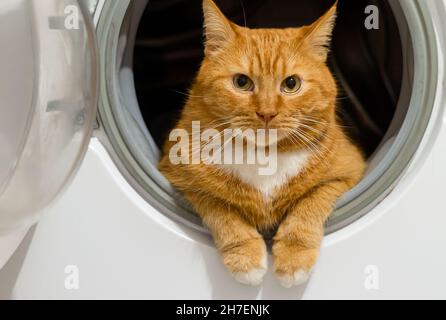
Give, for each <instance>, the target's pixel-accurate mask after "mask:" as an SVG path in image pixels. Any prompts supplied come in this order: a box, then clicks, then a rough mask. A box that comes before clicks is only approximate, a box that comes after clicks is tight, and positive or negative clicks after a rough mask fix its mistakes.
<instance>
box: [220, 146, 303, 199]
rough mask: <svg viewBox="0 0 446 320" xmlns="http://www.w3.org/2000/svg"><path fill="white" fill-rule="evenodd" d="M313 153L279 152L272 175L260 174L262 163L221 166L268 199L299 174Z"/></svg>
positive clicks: (299, 151)
mask: <svg viewBox="0 0 446 320" xmlns="http://www.w3.org/2000/svg"><path fill="white" fill-rule="evenodd" d="M310 156H311V153H310V152H309V151H308V150H298V151H289V152H279V153H278V154H277V166H276V170H273V174H271V175H260V174H259V169H260V168H262V167H264V166H263V165H260V164H237V165H236V164H232V165H221V166H220V168H222V169H223V170H225V171H226V172H228V173H230V174H232V175H234V176H235V177H237V178H238V179H240V180H241V181H242V182H243V183H246V184H248V185H250V186H252V187H254V188H256V189H257V190H258V191H260V192H261V193H262V194H263V196H264V197H265V199H266V200H270V199H272V198H274V196H275V193H276V192H277V191H278V190H279V189H280V187H282V186H284V185H285V184H287V183H288V182H289V180H290V179H292V178H294V177H296V176H298V175H299V174H300V173H301V172H302V170H303V169H305V167H306V166H307V164H308V161H309V159H310Z"/></svg>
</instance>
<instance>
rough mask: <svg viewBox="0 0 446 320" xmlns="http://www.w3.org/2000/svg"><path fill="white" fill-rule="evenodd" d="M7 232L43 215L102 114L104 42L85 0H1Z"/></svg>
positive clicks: (2, 234)
mask: <svg viewBox="0 0 446 320" xmlns="http://www.w3.org/2000/svg"><path fill="white" fill-rule="evenodd" d="M0 43H1V44H2V45H1V47H2V49H1V51H0V251H2V250H3V252H0V268H1V266H2V261H1V260H2V259H1V258H3V260H5V258H4V257H5V255H6V253H5V251H6V249H5V248H4V247H2V245H1V240H2V238H3V239H4V238H7V237H8V235H10V234H12V233H13V232H14V231H15V230H19V229H24V228H25V229H26V228H28V227H29V226H30V225H32V224H33V223H34V222H35V221H37V219H38V215H39V212H40V211H41V210H42V209H43V208H45V207H46V206H48V205H49V204H50V203H51V202H52V201H53V200H54V199H55V198H56V197H57V196H58V195H59V194H60V193H61V191H62V190H63V189H64V188H65V187H66V186H67V183H68V182H69V181H70V180H71V179H72V177H73V176H74V175H75V173H76V172H77V169H78V167H79V166H80V163H81V162H82V160H83V157H84V154H85V152H86V150H87V146H88V143H89V140H90V136H91V133H92V129H93V126H94V123H95V118H96V109H97V92H98V67H97V65H98V64H97V44H96V39H95V33H94V27H93V23H92V21H91V18H90V16H89V14H88V10H87V9H86V5H85V4H84V3H83V2H82V1H77V0H3V1H1V2H0Z"/></svg>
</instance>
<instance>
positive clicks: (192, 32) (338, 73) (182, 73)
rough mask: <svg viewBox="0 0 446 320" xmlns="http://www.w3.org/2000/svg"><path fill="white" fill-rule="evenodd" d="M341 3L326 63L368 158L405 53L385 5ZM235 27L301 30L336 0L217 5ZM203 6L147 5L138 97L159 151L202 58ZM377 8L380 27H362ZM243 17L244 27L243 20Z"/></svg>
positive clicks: (221, 0) (228, 0) (394, 95)
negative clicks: (370, 8) (367, 11)
mask: <svg viewBox="0 0 446 320" xmlns="http://www.w3.org/2000/svg"><path fill="white" fill-rule="evenodd" d="M391 1H392V0H390V1H388V0H385V1H377V0H340V1H339V5H338V7H339V9H338V19H337V25H336V28H335V32H334V38H333V43H332V53H331V55H330V58H329V64H330V67H331V69H332V70H333V72H334V74H335V77H336V79H337V81H338V82H339V87H340V95H339V100H338V104H339V105H338V113H339V116H340V117H341V118H342V120H343V125H344V126H345V128H346V130H347V131H348V133H349V134H350V136H351V138H352V139H353V140H354V141H356V142H357V143H358V144H359V145H360V146H361V147H362V148H363V149H364V152H365V153H366V154H367V155H368V156H371V155H372V154H373V153H374V152H375V150H376V149H377V148H378V146H379V145H380V144H381V143H382V141H383V139H384V137H385V136H386V133H387V131H388V130H389V127H390V125H391V122H392V120H393V118H394V116H395V112H396V108H397V104H398V100H399V97H400V91H401V85H402V78H403V75H402V73H403V65H402V64H403V62H402V61H403V59H402V55H403V49H402V45H401V39H400V35H399V32H398V26H397V23H396V19H395V17H394V15H393V13H392V10H391V7H390V4H389V3H390V2H391ZM215 2H216V3H217V4H218V6H219V7H220V8H221V9H222V11H223V12H224V13H225V14H226V15H227V16H228V17H229V18H230V19H231V20H232V21H234V22H235V23H237V24H239V25H245V23H246V25H247V26H248V27H251V28H259V27H261V28H283V27H299V26H302V25H306V24H310V23H312V22H313V21H315V20H316V19H317V18H318V17H319V16H321V15H322V14H323V13H324V12H325V11H326V10H328V8H329V7H330V6H331V5H333V3H334V1H322V0H216V1H215ZM201 3H202V1H201V0H152V1H150V2H149V4H148V5H147V7H146V9H145V12H144V14H143V17H142V19H141V22H140V26H139V30H138V34H137V39H136V46H135V51H134V68H133V70H134V76H135V86H136V93H137V97H138V101H139V105H140V108H141V113H142V115H143V118H144V121H145V122H146V125H147V127H148V129H149V131H150V133H151V135H152V136H153V138H154V140H155V141H156V143H157V144H158V146H161V145H162V144H163V142H164V139H165V138H166V136H167V134H168V132H169V131H170V129H171V128H172V126H173V125H174V124H175V121H176V119H177V118H178V116H179V113H180V110H181V108H182V106H183V104H184V102H185V99H186V97H185V95H184V94H183V93H185V92H187V90H188V88H189V87H190V85H191V82H192V80H193V79H194V77H195V74H196V72H197V70H198V68H199V66H200V62H201V60H202V59H203V28H202V25H203V18H202V9H201ZM369 5H375V6H377V7H378V9H379V14H380V16H379V29H378V30H368V29H366V28H365V26H364V21H365V19H366V17H367V15H366V14H365V12H364V11H365V8H366V7H367V6H369ZM245 17H246V22H245Z"/></svg>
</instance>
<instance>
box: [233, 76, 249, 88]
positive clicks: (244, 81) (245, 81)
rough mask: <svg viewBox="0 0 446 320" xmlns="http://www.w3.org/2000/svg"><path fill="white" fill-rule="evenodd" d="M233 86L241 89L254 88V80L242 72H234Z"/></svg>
mask: <svg viewBox="0 0 446 320" xmlns="http://www.w3.org/2000/svg"><path fill="white" fill-rule="evenodd" d="M234 86H235V87H236V88H237V89H240V90H242V91H253V90H254V82H253V81H252V80H251V79H250V78H249V77H248V76H247V75H244V74H236V75H235V76H234Z"/></svg>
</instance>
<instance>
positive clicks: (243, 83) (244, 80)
mask: <svg viewBox="0 0 446 320" xmlns="http://www.w3.org/2000/svg"><path fill="white" fill-rule="evenodd" d="M237 84H238V85H239V87H240V88H244V87H245V86H246V85H247V84H248V78H247V77H246V76H239V77H238V79H237Z"/></svg>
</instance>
